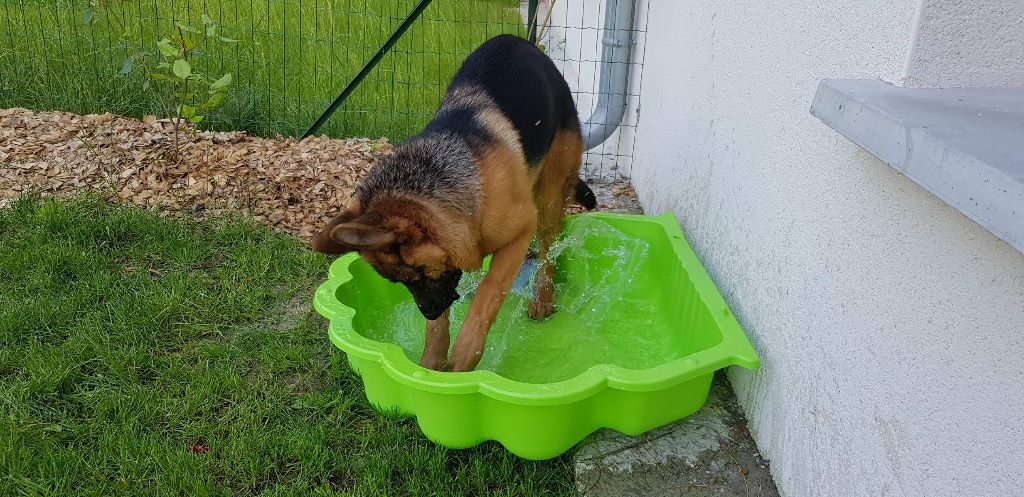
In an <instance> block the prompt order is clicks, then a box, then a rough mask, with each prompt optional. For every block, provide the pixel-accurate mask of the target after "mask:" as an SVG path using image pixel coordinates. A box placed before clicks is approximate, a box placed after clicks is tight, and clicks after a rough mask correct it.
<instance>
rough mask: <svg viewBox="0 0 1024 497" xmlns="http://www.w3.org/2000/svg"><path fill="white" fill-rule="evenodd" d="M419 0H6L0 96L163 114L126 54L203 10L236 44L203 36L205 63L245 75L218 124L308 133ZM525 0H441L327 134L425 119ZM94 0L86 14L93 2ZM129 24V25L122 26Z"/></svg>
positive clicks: (386, 132)
mask: <svg viewBox="0 0 1024 497" xmlns="http://www.w3.org/2000/svg"><path fill="white" fill-rule="evenodd" d="M415 3H416V1H415V0H0V67H2V68H3V69H2V70H0V107H15V106H21V107H29V108H35V109H43V110H52V109H59V110H67V111H72V112H78V113H87V112H105V111H110V112H114V113H118V114H124V115H132V116H142V115H144V114H149V113H153V114H159V113H160V111H159V109H160V106H159V105H158V104H157V100H156V99H155V98H154V97H153V94H152V92H147V91H145V90H143V88H142V85H143V79H142V77H141V75H139V74H135V75H131V76H128V77H124V76H119V75H118V72H119V70H120V69H121V68H122V65H123V62H124V60H125V59H126V58H130V57H132V56H134V55H135V54H138V53H139V52H140V51H148V52H155V49H156V41H157V40H159V39H160V38H163V37H170V36H172V35H173V31H172V30H173V29H174V28H173V26H174V22H173V21H174V20H180V21H184V22H187V23H189V24H191V25H193V26H201V21H200V20H201V18H202V16H203V15H204V14H206V15H208V16H209V17H211V18H213V19H214V20H215V21H217V22H218V23H219V24H221V25H222V26H224V28H223V29H224V34H225V35H226V36H228V37H231V38H235V39H238V40H239V43H237V44H234V45H216V46H211V47H209V48H208V49H205V50H204V51H203V52H202V53H201V54H200V56H199V58H198V59H197V63H196V65H197V66H198V68H199V69H201V70H202V71H203V72H205V73H207V74H213V75H220V74H222V73H224V72H230V73H232V74H234V76H235V84H234V87H233V89H232V91H231V94H230V95H229V97H228V99H227V100H226V102H225V104H224V106H223V107H222V108H221V109H220V110H219V111H218V112H216V113H215V114H212V115H210V116H208V117H209V120H210V122H209V127H212V128H215V129H243V130H249V131H252V132H254V133H257V134H262V135H274V134H278V133H279V134H284V135H295V134H301V133H302V132H303V131H305V129H306V128H307V127H308V126H309V124H310V123H312V121H313V120H314V119H315V118H316V116H318V115H319V113H320V112H321V111H322V110H323V109H324V108H325V107H326V106H327V104H328V103H329V102H330V101H331V100H333V98H334V97H335V96H336V95H337V93H338V92H339V91H340V90H341V88H342V87H344V85H345V84H346V83H348V81H349V80H350V79H351V77H352V76H353V75H354V74H355V73H356V72H357V71H358V70H359V69H360V68H361V67H362V65H363V64H364V62H365V61H366V60H367V59H368V58H369V57H370V56H371V55H372V54H373V53H374V52H375V51H376V50H377V48H378V47H379V46H380V45H381V43H383V41H384V40H385V39H386V38H387V36H388V35H389V34H390V33H391V32H392V31H393V30H394V28H395V27H397V26H398V24H399V23H400V22H401V20H402V19H404V17H405V16H406V15H407V14H408V12H410V11H411V10H412V8H413V6H414V5H415ZM517 8H518V1H516V0H436V1H435V2H433V3H432V4H431V5H430V6H429V7H428V8H427V10H426V11H425V12H424V13H423V16H422V17H421V18H420V19H419V20H418V21H417V22H416V23H415V24H414V25H413V27H412V28H411V29H410V30H409V31H408V32H406V34H405V36H404V37H403V38H402V40H401V41H400V42H399V43H398V44H397V45H396V46H395V48H394V51H393V53H391V54H389V55H388V56H387V57H386V58H385V59H384V60H383V61H382V62H381V63H380V65H379V66H377V68H376V69H375V70H374V72H373V73H371V75H370V77H369V78H368V79H367V80H366V81H365V82H364V83H363V84H362V85H361V86H360V88H359V89H358V90H357V91H356V92H355V93H354V94H353V95H352V96H351V97H350V99H349V101H348V102H347V103H346V104H345V105H344V106H343V107H342V108H340V109H339V110H338V112H336V113H335V117H334V118H332V120H331V121H330V122H329V123H328V125H327V126H325V127H324V128H322V129H321V132H322V133H325V134H329V135H335V136H370V137H379V136H387V137H389V138H392V139H395V140H401V139H403V138H406V137H408V136H409V135H410V134H412V133H414V132H416V131H417V130H418V129H419V128H420V127H422V125H423V124H425V123H426V121H427V119H428V118H429V116H430V115H431V114H432V112H433V111H434V110H435V108H436V106H437V103H438V102H439V101H440V96H441V94H442V92H443V90H444V88H445V86H446V85H447V82H448V80H449V79H450V78H451V76H452V75H453V74H454V72H455V70H456V69H457V68H458V66H459V64H460V63H461V62H462V60H463V59H464V58H465V55H466V54H467V53H469V52H470V51H471V50H472V49H473V48H475V47H476V46H478V45H479V44H480V43H482V42H483V41H484V40H486V39H487V38H489V37H491V36H494V35H497V34H500V33H506V32H511V33H520V34H522V32H523V28H522V23H521V22H520V20H519V15H518V10H517ZM87 12H88V13H87ZM122 27H123V28H122Z"/></svg>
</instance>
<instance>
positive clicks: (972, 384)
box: [632, 0, 1024, 497]
mask: <svg viewBox="0 0 1024 497" xmlns="http://www.w3.org/2000/svg"><path fill="white" fill-rule="evenodd" d="M1008 1H1012V2H1019V0H1008ZM917 7H918V5H917V2H916V1H914V0H853V1H850V2H822V1H821V0H754V1H746V2H721V1H718V0H690V1H686V2H680V1H678V0H651V1H650V6H649V9H650V12H649V13H648V18H649V21H648V26H647V28H648V31H647V53H646V60H645V67H644V75H643V88H642V91H641V100H640V109H641V114H640V120H639V128H638V130H637V136H636V140H637V143H636V157H635V160H634V164H633V171H632V172H633V183H634V186H635V187H636V189H637V190H638V192H639V194H640V197H641V200H642V203H643V204H644V207H645V209H646V210H647V211H648V212H649V213H659V212H662V211H665V210H672V211H674V212H675V213H676V215H677V216H678V218H679V219H680V221H681V223H682V225H683V228H684V231H685V232H686V235H687V238H688V240H689V241H690V243H691V244H692V245H693V246H694V248H695V250H696V251H697V253H698V255H699V256H700V258H701V260H702V261H703V262H704V264H705V266H706V267H707V268H708V270H709V272H710V274H711V276H712V278H713V279H714V280H715V282H716V283H717V284H718V285H719V287H720V288H721V289H722V291H723V294H724V296H725V298H726V300H727V301H728V302H729V304H730V305H731V306H732V308H733V310H734V311H735V313H736V315H737V317H738V318H739V319H740V322H741V323H742V324H743V326H744V328H745V329H746V330H747V333H748V335H749V336H750V337H751V339H752V341H753V342H754V344H755V346H756V347H757V350H758V351H759V354H760V355H761V358H762V362H763V367H762V368H761V369H760V370H759V371H757V372H754V373H750V372H747V371H745V370H740V369H735V370H731V371H730V378H731V379H732V381H733V385H734V386H735V388H736V390H737V393H738V395H739V398H740V401H741V403H742V404H743V406H744V408H745V410H746V412H747V414H748V416H749V418H750V428H751V431H752V433H753V434H754V436H755V439H756V440H757V442H758V444H759V446H760V448H761V449H762V451H763V453H764V454H765V455H766V457H768V458H769V459H770V460H771V463H772V472H773V474H774V476H775V478H776V481H777V483H778V485H779V487H780V491H781V492H782V493H783V494H784V495H785V496H787V497H797V496H800V497H803V496H872V497H876V496H888V495H891V496H904V495H906V496H917V495H920V496H929V497H932V496H961V495H963V496H967V495H971V496H973V495H979V496H982V495H984V496H1009V495H1021V494H1022V492H1024V490H1022V488H1024V477H1022V474H1024V469H1022V468H1024V421H1022V419H1024V358H1022V357H1024V254H1021V253H1019V252H1017V251H1015V250H1014V249H1013V248H1011V247H1010V246H1009V245H1007V244H1006V243H1004V242H1002V241H1001V240H999V239H998V238H996V237H995V236H994V235H992V234H990V233H989V232H987V231H986V230H984V229H983V228H981V227H979V226H978V225H976V224H974V223H973V222H972V221H970V220H968V219H967V218H965V217H964V216H962V215H961V214H959V213H958V212H957V211H956V210H954V209H953V208H951V207H949V206H947V205H946V204H944V203H942V202H941V201H940V200H938V199H937V198H935V197H934V196H932V195H931V194H929V193H928V192H926V191H925V190H924V189H922V188H920V187H918V186H917V185H916V184H915V183H913V182H911V181H909V180H907V179H906V178H904V177H902V176H901V175H900V174H898V173H896V172H895V171H894V170H893V169H892V168H890V167H889V166H887V165H885V164H884V163H882V162H880V161H878V160H876V159H875V158H874V157H873V156H871V155H869V154H868V153H866V152H864V151H863V150H861V149H859V148H858V147H856V146H855V145H853V144H852V143H850V142H849V141H847V140H846V139H845V138H843V137H842V136H840V135H839V134H837V133H835V132H834V131H832V130H831V129H830V128H828V127H827V126H825V125H824V124H822V123H821V122H819V121H818V120H817V119H815V118H814V117H812V116H811V115H810V113H809V112H808V106H809V105H810V102H811V98H812V96H813V94H814V90H815V87H816V85H817V83H818V81H819V80H820V79H822V78H882V79H885V80H888V81H892V82H898V81H901V80H903V79H905V78H906V76H907V73H905V72H904V70H905V67H907V66H906V65H905V63H906V62H907V60H908V55H907V51H908V47H909V46H910V45H911V40H912V34H911V33H912V27H913V25H914V17H915V12H916V11H917Z"/></svg>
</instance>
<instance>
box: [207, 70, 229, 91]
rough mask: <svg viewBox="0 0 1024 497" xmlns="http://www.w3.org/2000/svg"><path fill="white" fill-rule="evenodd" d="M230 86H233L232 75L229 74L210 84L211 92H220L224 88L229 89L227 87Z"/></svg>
mask: <svg viewBox="0 0 1024 497" xmlns="http://www.w3.org/2000/svg"><path fill="white" fill-rule="evenodd" d="M230 84H231V73H227V74H225V75H223V76H221V77H220V79H218V80H217V81H214V82H213V83H210V89H211V90H220V89H222V88H227V86H228V85H230Z"/></svg>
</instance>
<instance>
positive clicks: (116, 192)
mask: <svg viewBox="0 0 1024 497" xmlns="http://www.w3.org/2000/svg"><path fill="white" fill-rule="evenodd" d="M179 141H180V145H179V151H180V157H178V158H175V157H174V152H173V151H174V148H173V146H172V143H173V131H172V123H171V122H170V121H169V120H166V119H157V118H156V117H154V116H146V117H145V118H143V119H142V120H139V119H133V118H127V117H122V116H115V115H113V114H90V115H84V116H83V115H77V114H71V113H66V112H36V111H30V110H26V109H0V207H3V206H5V205H7V203H9V202H10V201H11V200H12V199H14V198H15V197H17V196H18V195H19V194H22V193H25V192H37V193H40V194H44V195H57V196H67V195H73V194H77V193H81V192H83V191H94V192H97V193H99V194H101V195H104V196H106V197H107V198H108V199H110V200H120V201H125V202H131V203H134V204H137V205H140V206H143V207H153V208H157V209H159V210H160V211H161V212H165V213H168V214H171V215H187V216H191V217H198V218H203V217H207V216H210V215H216V214H220V213H223V212H228V211H230V212H239V213H242V214H245V215H248V216H251V217H252V219H253V220H254V221H256V222H259V223H265V224H269V225H270V226H272V227H273V228H274V230H276V231H280V232H285V233H290V234H293V235H297V236H299V237H302V238H308V237H310V236H312V235H313V234H314V232H315V231H316V229H317V227H318V226H321V225H322V224H323V223H324V222H325V221H326V220H327V219H328V218H329V217H330V216H332V215H334V214H336V213H337V212H338V211H339V210H340V209H341V207H342V206H344V205H345V204H346V203H347V202H348V200H349V198H350V197H351V195H352V192H353V190H354V188H355V186H356V184H357V183H358V181H359V180H360V179H361V178H362V177H363V175H364V174H365V173H366V171H367V170H368V169H369V167H370V165H371V164H372V163H373V161H374V160H375V159H376V158H377V157H378V156H380V155H382V154H387V153H390V151H391V150H393V147H392V145H391V144H390V143H389V142H388V141H387V140H386V139H368V138H347V139H335V138H326V137H314V138H309V139H306V140H302V141H298V140H296V139H294V138H276V139H271V138H259V137H254V136H249V135H247V134H245V133H242V132H214V131H195V130H190V129H189V130H184V131H183V132H180V133H179ZM617 189H618V190H619V191H616V192H615V196H620V195H628V196H632V195H635V194H634V193H633V192H632V189H631V188H629V187H628V184H624V186H617ZM603 207H612V206H603Z"/></svg>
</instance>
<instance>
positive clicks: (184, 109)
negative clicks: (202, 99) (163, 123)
mask: <svg viewBox="0 0 1024 497" xmlns="http://www.w3.org/2000/svg"><path fill="white" fill-rule="evenodd" d="M181 115H182V116H183V117H189V118H190V117H193V116H195V115H196V108H195V107H192V106H191V105H182V106H181Z"/></svg>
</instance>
